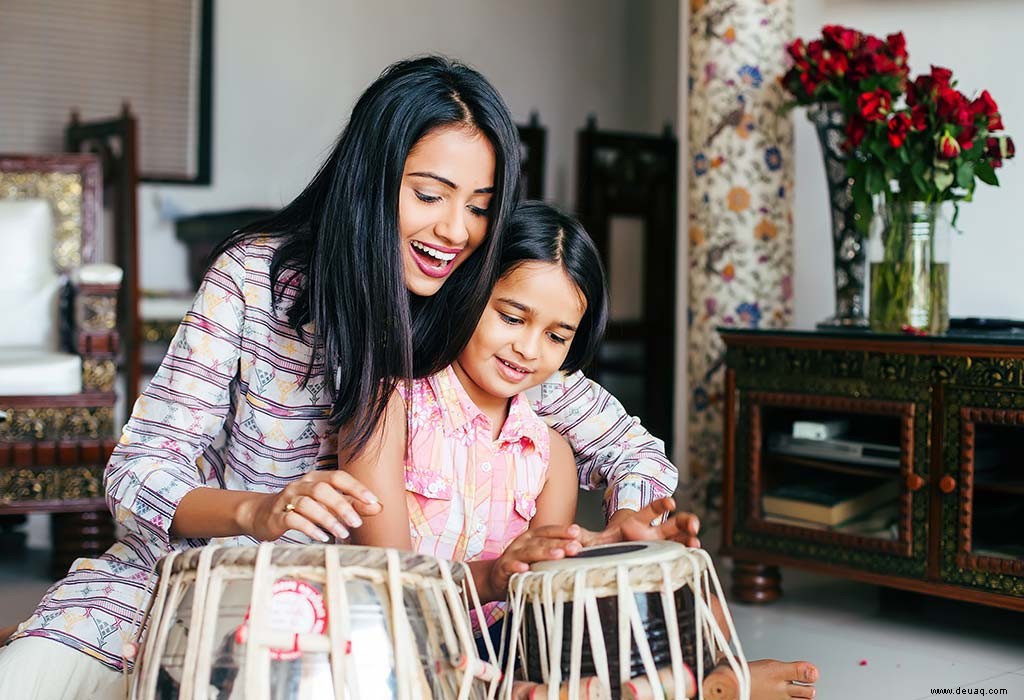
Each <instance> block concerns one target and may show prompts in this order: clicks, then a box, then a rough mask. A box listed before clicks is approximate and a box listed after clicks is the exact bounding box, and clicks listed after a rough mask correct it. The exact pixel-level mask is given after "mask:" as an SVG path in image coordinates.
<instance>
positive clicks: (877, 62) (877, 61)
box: [871, 53, 897, 75]
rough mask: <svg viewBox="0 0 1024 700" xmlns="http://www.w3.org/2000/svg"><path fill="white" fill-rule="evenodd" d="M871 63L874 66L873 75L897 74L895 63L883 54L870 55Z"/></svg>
mask: <svg viewBox="0 0 1024 700" xmlns="http://www.w3.org/2000/svg"><path fill="white" fill-rule="evenodd" d="M871 62H872V63H873V64H874V68H875V73H880V74H882V75H885V74H888V73H896V72H897V66H896V62H895V61H893V60H892V58H890V57H889V56H887V55H886V54H884V53H873V54H871Z"/></svg>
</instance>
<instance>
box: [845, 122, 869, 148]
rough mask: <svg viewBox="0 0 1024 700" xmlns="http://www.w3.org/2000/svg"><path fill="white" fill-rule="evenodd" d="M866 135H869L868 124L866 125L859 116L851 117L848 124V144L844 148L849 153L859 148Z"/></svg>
mask: <svg viewBox="0 0 1024 700" xmlns="http://www.w3.org/2000/svg"><path fill="white" fill-rule="evenodd" d="M865 134H867V124H865V123H864V120H862V119H860V118H859V117H857V116H853V117H851V118H850V121H848V122H847V123H846V143H844V144H843V148H844V149H846V150H847V151H852V150H853V149H855V148H857V147H858V146H860V144H861V141H863V140H864V136H865Z"/></svg>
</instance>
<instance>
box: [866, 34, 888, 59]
mask: <svg viewBox="0 0 1024 700" xmlns="http://www.w3.org/2000/svg"><path fill="white" fill-rule="evenodd" d="M883 49H885V43H884V42H883V41H882V40H881V39H879V38H878V37H877V36H870V35H869V36H868V37H867V38H866V39H864V48H863V50H862V51H861V52H860V53H861V54H862V55H864V54H872V53H878V52H879V51H882V50H883Z"/></svg>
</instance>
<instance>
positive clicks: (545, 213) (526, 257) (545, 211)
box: [499, 202, 608, 372]
mask: <svg viewBox="0 0 1024 700" xmlns="http://www.w3.org/2000/svg"><path fill="white" fill-rule="evenodd" d="M528 262H546V263H554V264H556V265H560V266H561V267H562V269H563V270H565V273H566V274H567V275H568V276H569V279H571V280H572V281H573V282H574V283H575V284H576V286H577V287H578V288H579V290H580V293H581V294H583V298H584V299H585V300H586V302H587V309H586V311H584V312H583V318H582V319H581V320H580V324H579V326H578V327H577V329H576V334H575V335H574V336H573V339H572V345H570V346H569V354H568V355H566V357H565V362H563V363H562V367H561V369H562V370H563V371H565V372H575V371H577V370H581V369H583V368H584V367H586V366H587V365H588V364H589V363H590V361H591V360H592V359H593V358H594V355H595V354H596V353H597V349H598V347H599V346H600V345H601V339H602V338H603V337H604V330H605V326H607V325H608V292H607V285H606V284H605V278H604V266H603V265H601V256H600V254H599V253H598V252H597V247H596V246H595V245H594V241H592V240H591V239H590V236H589V235H588V234H587V232H586V230H585V229H584V228H583V224H581V223H580V222H579V221H577V220H576V219H574V218H573V217H571V216H569V215H568V214H565V213H563V212H561V211H559V210H558V209H556V208H555V207H553V206H551V205H549V204H544V203H543V202H523V203H522V204H520V205H519V207H517V208H516V210H515V211H514V212H513V213H512V218H511V219H510V220H509V225H508V231H507V232H506V233H505V247H504V248H503V249H502V251H501V265H500V270H501V271H500V273H499V276H500V277H504V276H505V275H507V274H509V273H510V272H512V271H513V270H514V269H516V268H517V267H519V266H520V265H522V264H523V263H528Z"/></svg>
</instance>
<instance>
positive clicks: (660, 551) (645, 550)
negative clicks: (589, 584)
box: [530, 540, 686, 572]
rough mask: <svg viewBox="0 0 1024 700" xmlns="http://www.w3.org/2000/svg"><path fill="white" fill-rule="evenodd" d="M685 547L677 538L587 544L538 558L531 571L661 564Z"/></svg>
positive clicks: (678, 554)
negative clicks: (557, 556)
mask: <svg viewBox="0 0 1024 700" xmlns="http://www.w3.org/2000/svg"><path fill="white" fill-rule="evenodd" d="M685 551H686V546H685V545H682V544H679V543H678V542H667V541H664V540H655V541H652V542H617V543H614V544H599V545H597V546H596V547H587V548H585V549H584V550H583V551H582V552H580V553H579V554H577V555H576V556H574V557H566V558H565V559H554V560H551V561H541V562H537V563H536V564H534V565H533V566H531V567H530V570H531V571H536V572H544V571H552V572H554V571H568V570H570V569H571V570H578V569H580V568H585V569H589V568H597V567H607V566H623V565H624V566H639V565H642V564H660V563H661V562H670V561H675V560H676V559H679V558H680V557H681V556H682V555H683V553H684V552H685Z"/></svg>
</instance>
